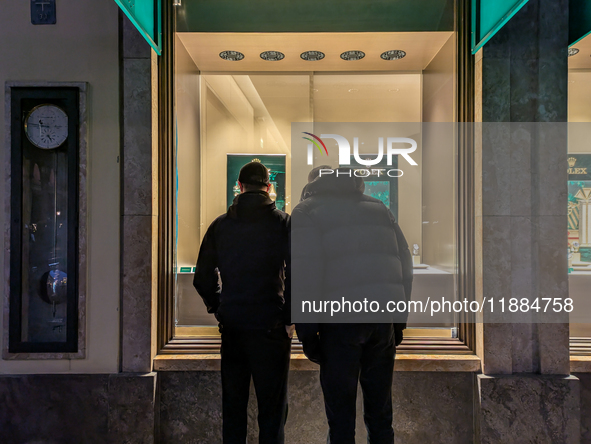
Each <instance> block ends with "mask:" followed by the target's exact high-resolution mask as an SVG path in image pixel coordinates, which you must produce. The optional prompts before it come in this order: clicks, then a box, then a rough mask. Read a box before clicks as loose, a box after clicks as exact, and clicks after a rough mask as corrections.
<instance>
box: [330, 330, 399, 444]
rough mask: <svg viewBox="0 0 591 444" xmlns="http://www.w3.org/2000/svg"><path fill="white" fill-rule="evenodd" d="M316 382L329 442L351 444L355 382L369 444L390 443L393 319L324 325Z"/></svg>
mask: <svg viewBox="0 0 591 444" xmlns="http://www.w3.org/2000/svg"><path fill="white" fill-rule="evenodd" d="M320 349H321V358H320V384H321V385H322V391H323V392H324V404H325V408H326V417H327V419H328V426H329V439H328V442H329V443H330V444H355V416H356V399H357V381H359V382H360V383H361V389H362V391H363V417H364V420H365V426H366V428H367V435H368V442H369V443H370V444H394V430H393V428H392V374H393V371H394V354H395V352H396V349H395V346H394V329H393V326H392V324H324V325H322V326H321V329H320Z"/></svg>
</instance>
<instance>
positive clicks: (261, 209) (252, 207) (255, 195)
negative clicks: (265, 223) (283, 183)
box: [228, 191, 276, 220]
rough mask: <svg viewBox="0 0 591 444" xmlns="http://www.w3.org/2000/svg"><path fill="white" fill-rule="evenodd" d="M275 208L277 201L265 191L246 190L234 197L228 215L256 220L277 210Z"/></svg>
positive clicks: (234, 217) (233, 217)
mask: <svg viewBox="0 0 591 444" xmlns="http://www.w3.org/2000/svg"><path fill="white" fill-rule="evenodd" d="M275 208H276V207H275V202H273V201H272V200H271V198H270V197H269V194H268V193H266V192H265V191H246V192H244V193H241V194H239V195H238V196H236V197H235V198H234V202H232V205H230V208H228V217H230V218H231V219H248V220H254V219H258V218H259V217H261V216H263V215H265V214H267V213H269V212H271V211H273V210H275Z"/></svg>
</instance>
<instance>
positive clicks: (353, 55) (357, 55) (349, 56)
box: [341, 51, 365, 62]
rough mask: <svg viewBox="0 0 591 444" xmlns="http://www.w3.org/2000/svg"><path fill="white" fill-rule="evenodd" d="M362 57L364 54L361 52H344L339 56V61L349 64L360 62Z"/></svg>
mask: <svg viewBox="0 0 591 444" xmlns="http://www.w3.org/2000/svg"><path fill="white" fill-rule="evenodd" d="M363 57H365V53H364V52H363V51H345V52H344V53H342V54H341V59H343V60H347V61H349V62H352V61H355V60H361V59H362V58H363Z"/></svg>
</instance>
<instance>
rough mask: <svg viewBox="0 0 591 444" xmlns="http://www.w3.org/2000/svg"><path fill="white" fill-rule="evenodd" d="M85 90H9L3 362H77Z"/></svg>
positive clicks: (80, 342) (68, 87) (74, 86)
mask: <svg viewBox="0 0 591 444" xmlns="http://www.w3.org/2000/svg"><path fill="white" fill-rule="evenodd" d="M85 91H86V86H85V84H68V85H63V86H51V85H48V86H29V87H25V86H21V85H14V86H11V87H9V91H8V92H9V97H10V123H11V124H10V162H9V164H10V175H9V178H10V182H9V183H8V184H7V185H8V187H9V190H10V212H11V224H10V231H9V239H7V242H8V243H9V245H10V248H9V249H8V248H7V250H6V251H9V263H10V267H9V271H8V275H9V281H10V286H9V292H8V294H7V296H6V298H7V302H8V305H9V316H8V317H9V319H8V332H7V333H8V335H6V332H5V340H6V336H7V339H8V340H7V341H5V343H6V342H7V344H6V347H5V348H4V357H5V358H12V359H16V358H26V359H31V358H33V359H39V358H48V359H55V358H82V357H83V356H84V346H83V331H84V330H83V329H84V325H83V323H82V322H83V319H84V318H83V313H84V310H83V307H82V309H81V301H80V291H79V290H80V287H79V285H80V282H81V281H80V277H81V276H80V274H81V273H80V270H81V269H82V270H83V269H84V267H85V264H86V262H85V256H84V255H82V257H81V255H80V251H79V247H80V238H79V232H78V230H79V228H82V229H84V227H85V222H84V215H85V211H84V209H85V203H82V211H80V210H81V208H80V205H79V204H80V193H81V192H83V191H84V180H83V178H84V173H83V171H82V170H81V163H80V160H81V157H82V161H83V162H85V157H84V154H82V156H81V155H80V148H81V143H80V140H81V137H80V136H81V131H83V130H85V126H84V125H81V122H83V119H81V115H82V113H81V109H84V106H85V100H84V93H85ZM81 127H82V129H81ZM84 148H85V147H84ZM83 273H84V272H83ZM82 282H83V281H82ZM83 293H84V292H82V295H83ZM82 303H83V301H82ZM81 315H82V318H81Z"/></svg>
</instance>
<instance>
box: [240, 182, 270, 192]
mask: <svg viewBox="0 0 591 444" xmlns="http://www.w3.org/2000/svg"><path fill="white" fill-rule="evenodd" d="M241 183H242V182H241ZM242 187H243V190H244V191H267V185H255V184H251V183H243V184H242Z"/></svg>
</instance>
